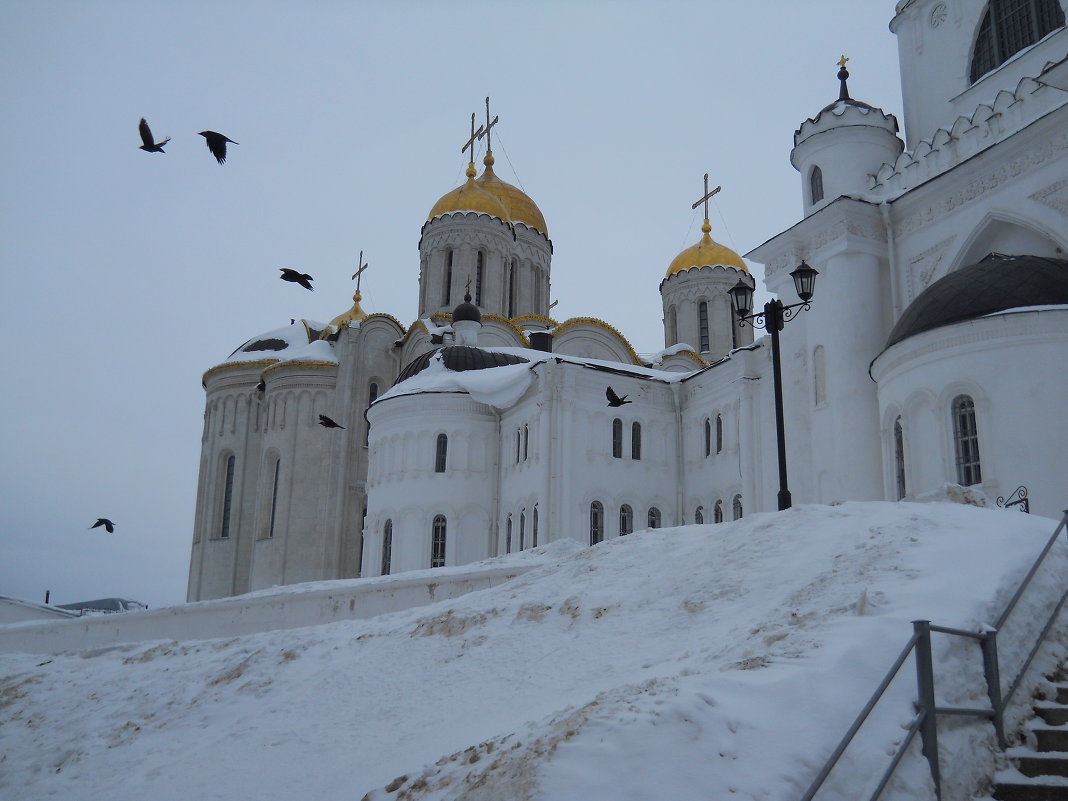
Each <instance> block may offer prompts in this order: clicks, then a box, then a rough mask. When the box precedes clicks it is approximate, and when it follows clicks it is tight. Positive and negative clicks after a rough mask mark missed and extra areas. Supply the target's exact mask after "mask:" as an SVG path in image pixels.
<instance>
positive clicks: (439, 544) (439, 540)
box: [430, 515, 446, 567]
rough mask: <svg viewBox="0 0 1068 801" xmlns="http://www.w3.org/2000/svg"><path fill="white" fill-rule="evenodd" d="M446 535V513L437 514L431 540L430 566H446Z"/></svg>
mask: <svg viewBox="0 0 1068 801" xmlns="http://www.w3.org/2000/svg"><path fill="white" fill-rule="evenodd" d="M445 536H446V522H445V515H437V516H436V517H435V518H434V528H433V532H432V535H431V541H430V566H431V567H444V566H445Z"/></svg>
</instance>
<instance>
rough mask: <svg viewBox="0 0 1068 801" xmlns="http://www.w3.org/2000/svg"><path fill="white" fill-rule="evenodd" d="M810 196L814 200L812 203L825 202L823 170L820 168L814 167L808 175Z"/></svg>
mask: <svg viewBox="0 0 1068 801" xmlns="http://www.w3.org/2000/svg"><path fill="white" fill-rule="evenodd" d="M808 196H809V197H810V198H812V200H811V202H812V203H819V202H820V201H821V200H823V170H821V169H820V168H819V167H818V166H813V168H812V172H810V173H809V174H808Z"/></svg>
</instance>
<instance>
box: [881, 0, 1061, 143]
mask: <svg viewBox="0 0 1068 801" xmlns="http://www.w3.org/2000/svg"><path fill="white" fill-rule="evenodd" d="M939 7H944V9H945V13H944V14H943V13H941V9H940V8H939ZM986 7H987V3H985V2H978V1H977V0H918V2H912V3H909V4H908V5H907V6H906V7H905V8H904V9H903V11H902V13H900V14H898V15H897V16H896V17H895V18H894V20H893V22H892V23H891V26H890V29H891V30H892V31H893V32H894V33H895V34H897V38H898V53H899V60H900V63H901V94H902V101H903V102H904V106H905V120H904V123H905V132H906V139H907V144H908V147H909V148H913V147H915V146H916V145H917V143H918V142H919V141H920V140H921V139H926V138H928V137H930V136H932V135H933V134H934V132H935V131H936V130H937V129H938V128H940V127H943V126H948V125H952V123H953V120H954V119H955V118H956V117H958V116H971V114H972V113H973V112H974V111H975V109H976V107H977V106H978V105H979V104H980V103H987V104H992V103H993V102H994V98H995V96H996V95H997V93H998V92H999V91H1001V90H1003V89H1008V90H1012V89H1013V88H1015V86H1016V84H1017V83H1019V81H1020V80H1021V79H1022V78H1025V77H1034V76H1036V75H1038V74H1039V73H1040V72H1041V71H1042V68H1043V67H1044V66H1045V65H1046V64H1047V63H1049V62H1051V61H1059V60H1060V59H1062V58H1064V54H1065V51H1066V49H1068V30H1066V29H1061V30H1060V31H1057V32H1055V33H1053V34H1051V35H1050V36H1048V37H1047V38H1045V39H1043V40H1042V41H1041V42H1039V43H1038V44H1037V45H1033V46H1031V47H1029V48H1026V49H1024V50H1023V51H1021V52H1020V53H1017V54H1016V55H1015V56H1013V57H1012V58H1010V59H1009V60H1008V61H1007V62H1006V63H1005V64H1003V65H1002V66H1001V67H1000V68H998V69H996V70H994V71H993V72H991V73H988V74H987V75H986V76H984V77H983V78H981V79H980V80H979V81H977V82H976V83H975V84H972V83H971V76H970V71H971V62H972V49H973V47H974V43H975V40H976V36H977V35H978V32H979V25H980V23H981V22H982V17H983V14H984V13H985V12H986ZM1061 7H1062V8H1065V9H1068V0H1061Z"/></svg>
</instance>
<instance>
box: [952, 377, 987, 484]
mask: <svg viewBox="0 0 1068 801" xmlns="http://www.w3.org/2000/svg"><path fill="white" fill-rule="evenodd" d="M953 442H954V445H955V447H956V456H957V483H958V484H960V485H961V486H964V487H970V486H972V485H973V484H982V483H983V475H982V470H981V469H980V466H979V431H978V428H977V426H976V422H975V401H973V400H972V399H971V398H970V397H969V396H968V395H958V396H957V397H956V398H955V399H954V400H953Z"/></svg>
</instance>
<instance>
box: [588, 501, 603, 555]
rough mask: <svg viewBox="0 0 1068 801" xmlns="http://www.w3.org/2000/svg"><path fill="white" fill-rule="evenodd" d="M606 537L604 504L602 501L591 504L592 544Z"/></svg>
mask: <svg viewBox="0 0 1068 801" xmlns="http://www.w3.org/2000/svg"><path fill="white" fill-rule="evenodd" d="M603 539H604V505H603V504H602V503H601V502H600V501H594V502H593V503H591V504H590V545H596V544H597V543H599V542H600V541H601V540H603Z"/></svg>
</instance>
